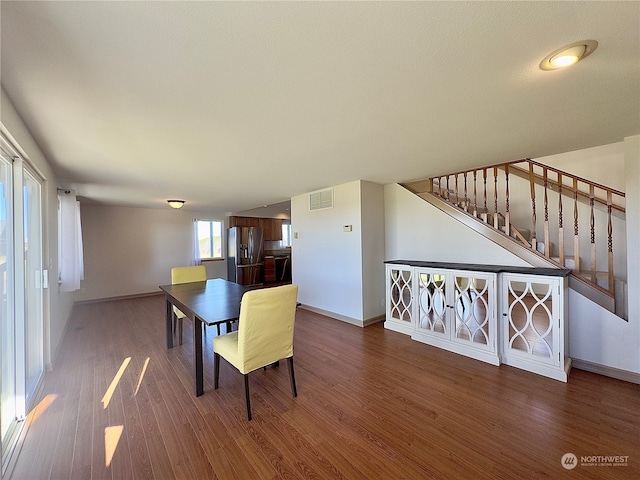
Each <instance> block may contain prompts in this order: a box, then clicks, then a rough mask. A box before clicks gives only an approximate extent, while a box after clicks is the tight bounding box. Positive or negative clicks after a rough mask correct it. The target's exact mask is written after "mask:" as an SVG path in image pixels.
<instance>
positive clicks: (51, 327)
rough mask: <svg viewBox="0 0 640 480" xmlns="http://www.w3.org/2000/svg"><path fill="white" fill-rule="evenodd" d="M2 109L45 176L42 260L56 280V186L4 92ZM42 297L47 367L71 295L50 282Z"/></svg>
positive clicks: (7, 124) (8, 124) (5, 124)
mask: <svg viewBox="0 0 640 480" xmlns="http://www.w3.org/2000/svg"><path fill="white" fill-rule="evenodd" d="M1 103H2V108H1V109H0V118H1V121H2V128H3V130H6V131H7V132H8V133H9V134H10V135H11V136H12V137H13V139H14V140H15V142H16V143H17V146H18V147H19V148H20V149H22V150H23V151H24V153H25V154H26V156H27V159H28V162H29V163H31V164H32V165H33V166H35V167H36V169H37V170H38V171H40V173H41V174H42V175H43V176H44V178H45V181H44V183H43V188H42V199H43V202H44V211H43V221H44V226H43V241H44V252H43V259H44V262H45V267H44V268H47V269H49V272H51V273H52V274H51V275H50V278H52V279H55V278H56V276H57V274H56V273H55V272H57V271H58V255H57V254H58V200H57V198H58V192H57V189H58V187H61V186H62V185H60V184H59V183H58V179H57V178H56V176H55V174H54V172H53V170H52V169H51V166H50V165H49V162H48V161H47V159H46V158H45V156H44V154H43V153H42V152H41V151H40V148H39V147H38V145H37V144H36V142H35V140H34V139H33V137H32V136H31V133H30V132H29V131H28V130H27V128H26V126H25V125H24V123H23V122H22V119H21V118H20V116H19V115H18V113H17V112H16V110H15V108H14V107H13V105H12V104H11V101H10V100H9V97H7V95H6V93H5V91H4V89H3V90H2V97H1ZM44 295H45V298H44V310H43V313H44V321H45V348H44V354H45V363H46V364H47V367H48V368H50V367H51V365H52V363H53V361H54V360H55V356H56V354H57V352H58V348H59V346H60V342H61V341H62V335H63V333H64V330H65V327H66V325H67V321H68V320H69V315H70V313H71V309H72V307H73V295H71V294H68V293H62V292H60V289H59V286H58V284H57V282H51V284H50V287H49V289H48V290H45V294H44Z"/></svg>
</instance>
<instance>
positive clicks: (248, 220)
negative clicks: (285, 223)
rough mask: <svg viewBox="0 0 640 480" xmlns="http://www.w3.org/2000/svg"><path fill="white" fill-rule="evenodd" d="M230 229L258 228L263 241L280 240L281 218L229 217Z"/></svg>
mask: <svg viewBox="0 0 640 480" xmlns="http://www.w3.org/2000/svg"><path fill="white" fill-rule="evenodd" d="M229 226H230V227H260V228H262V230H263V231H264V240H265V241H274V240H276V241H278V240H282V219H281V218H257V217H229Z"/></svg>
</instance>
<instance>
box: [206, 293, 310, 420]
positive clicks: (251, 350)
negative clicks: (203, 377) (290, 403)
mask: <svg viewBox="0 0 640 480" xmlns="http://www.w3.org/2000/svg"><path fill="white" fill-rule="evenodd" d="M297 299H298V286H297V285H283V286H281V287H272V288H264V289H260V290H251V291H249V292H246V293H245V294H244V295H243V297H242V302H241V303H240V318H239V321H238V330H237V331H236V332H231V333H227V334H226V335H222V336H219V337H215V338H214V339H213V353H214V356H213V363H214V388H218V378H219V376H220V357H221V356H222V357H224V358H225V359H226V360H227V361H228V362H229V363H230V364H231V365H233V366H234V367H236V368H237V369H238V370H239V371H240V373H242V374H243V375H244V394H245V400H246V405H247V419H248V420H251V401H250V396H249V376H248V374H249V373H250V372H252V371H254V370H257V369H259V368H260V367H265V366H267V365H271V364H273V363H276V362H277V361H279V360H282V359H284V358H286V359H287V363H288V365H289V377H290V380H291V393H292V394H293V396H294V397H296V396H298V393H297V391H296V379H295V376H294V373H293V323H294V320H295V316H296V304H297Z"/></svg>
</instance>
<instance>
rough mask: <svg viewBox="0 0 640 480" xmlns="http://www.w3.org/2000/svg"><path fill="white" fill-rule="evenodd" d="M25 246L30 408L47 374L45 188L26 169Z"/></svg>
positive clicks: (26, 346) (25, 305) (26, 362)
mask: <svg viewBox="0 0 640 480" xmlns="http://www.w3.org/2000/svg"><path fill="white" fill-rule="evenodd" d="M22 194H23V195H22V198H23V209H22V210H23V225H24V227H23V232H22V238H23V245H24V330H25V343H24V346H25V366H24V368H25V394H26V403H27V405H28V404H29V401H30V400H31V398H32V396H33V394H34V393H35V390H36V387H37V386H38V383H39V381H40V378H41V377H42V373H43V372H44V352H43V345H44V341H43V330H44V325H43V321H42V318H43V317H42V299H43V295H42V280H43V278H42V277H43V276H42V185H41V183H40V180H39V179H38V178H37V177H36V175H35V174H33V173H32V172H30V171H29V170H28V169H26V168H24V171H23V178H22Z"/></svg>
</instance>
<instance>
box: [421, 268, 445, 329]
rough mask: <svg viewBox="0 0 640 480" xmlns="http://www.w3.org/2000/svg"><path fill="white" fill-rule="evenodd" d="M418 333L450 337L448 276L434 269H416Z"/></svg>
mask: <svg viewBox="0 0 640 480" xmlns="http://www.w3.org/2000/svg"><path fill="white" fill-rule="evenodd" d="M416 289H417V292H416V295H415V296H416V298H417V299H418V306H417V313H416V325H415V330H416V332H423V333H425V334H431V335H435V336H440V337H444V338H448V337H449V325H448V323H449V322H448V319H447V318H448V299H447V290H448V288H447V275H446V274H445V272H443V271H440V270H433V269H427V268H422V269H416Z"/></svg>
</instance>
